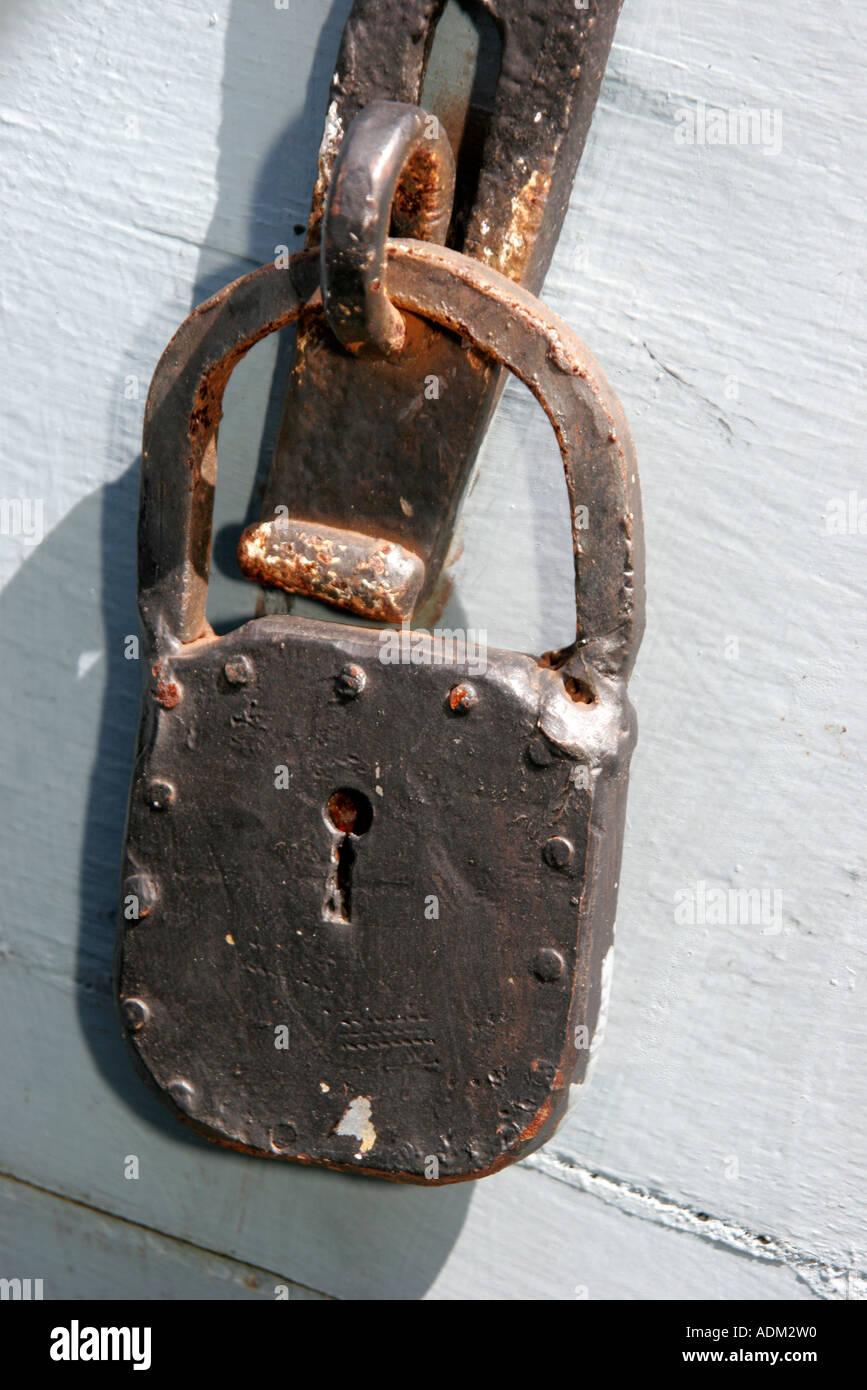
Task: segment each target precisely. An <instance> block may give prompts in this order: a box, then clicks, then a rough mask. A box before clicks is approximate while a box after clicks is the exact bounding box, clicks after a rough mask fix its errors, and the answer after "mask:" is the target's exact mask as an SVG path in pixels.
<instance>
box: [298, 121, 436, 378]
mask: <svg viewBox="0 0 867 1390" xmlns="http://www.w3.org/2000/svg"><path fill="white" fill-rule="evenodd" d="M454 191H455V161H454V155H453V154H452V147H451V145H450V143H449V139H448V136H447V135H446V133H445V131H444V130H443V128H442V126H441V124H440V122H439V121H438V120H437V118H436V116H431V115H428V113H427V112H426V111H423V110H422V109H421V107H419V106H410V105H408V104H406V103H404V102H397V101H373V102H371V103H370V105H369V106H366V107H365V108H364V110H363V111H362V112H361V113H360V114H359V115H358V116H356V118H355V120H354V121H353V122H352V125H351V126H350V127H349V130H348V131H347V133H346V135H345V136H344V139H343V143H342V145H341V146H340V150H339V152H338V155H337V159H336V162H335V165H334V173H333V175H332V179H331V183H330V185H329V189H328V198H327V201H326V204H325V215H324V218H323V225H322V251H321V256H322V261H321V265H322V300H323V303H324V305H325V314H326V317H327V319H328V322H329V324H330V325H331V328H332V329H333V331H334V332H335V334H336V335H337V337H338V338H339V339H340V341H341V343H342V344H343V345H344V347H346V348H348V349H349V350H350V351H351V352H358V351H359V350H360V349H362V348H364V347H367V348H373V349H374V350H375V351H376V352H377V353H381V354H383V355H385V356H388V355H389V354H391V353H394V352H397V351H398V350H399V349H400V348H401V347H402V346H403V342H404V337H405V333H406V330H405V327H404V321H403V318H402V316H401V315H400V314H399V313H398V311H397V309H395V307H394V305H393V304H392V302H391V300H390V299H389V297H388V294H387V292H386V287H385V272H386V251H385V246H386V241H387V238H388V234H389V226H390V224H391V223H393V224H394V229H395V232H396V233H397V234H398V235H400V236H407V237H414V238H415V239H416V240H418V241H432V242H436V243H438V244H439V245H443V244H444V243H445V239H446V234H447V232H448V228H449V222H450V221H451V214H452V202H453V200H454Z"/></svg>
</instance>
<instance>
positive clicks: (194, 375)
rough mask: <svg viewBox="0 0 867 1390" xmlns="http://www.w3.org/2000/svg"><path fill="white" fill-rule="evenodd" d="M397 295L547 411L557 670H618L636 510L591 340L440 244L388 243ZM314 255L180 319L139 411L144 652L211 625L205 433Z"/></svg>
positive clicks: (312, 284)
mask: <svg viewBox="0 0 867 1390" xmlns="http://www.w3.org/2000/svg"><path fill="white" fill-rule="evenodd" d="M386 254H387V262H388V286H389V290H390V293H391V294H392V295H393V296H394V300H395V303H397V304H399V305H400V307H401V308H402V309H404V310H407V311H408V312H410V313H414V314H419V315H421V316H422V317H423V318H428V319H431V320H433V321H434V322H436V323H440V324H442V325H443V326H444V327H446V328H449V329H451V331H452V332H454V333H457V334H459V335H460V336H461V337H463V338H466V339H469V341H470V342H471V343H472V344H473V346H474V347H475V348H476V350H477V351H478V352H480V353H482V354H484V355H485V356H486V357H488V358H490V359H491V360H493V361H495V362H498V363H500V364H501V365H502V366H504V367H507V368H508V369H509V370H510V371H511V372H513V373H514V374H515V375H516V376H518V377H519V378H520V379H521V380H522V381H523V382H524V383H525V384H526V385H527V386H528V387H529V388H530V390H531V391H532V392H533V394H534V395H535V396H536V399H537V400H538V401H539V403H540V405H541V406H542V407H543V409H544V410H545V412H546V414H547V415H548V418H549V420H550V421H551V424H552V425H553V427H554V432H555V434H556V436H557V442H558V444H559V446H560V453H561V456H562V460H563V466H564V471H565V475H566V485H567V490H568V496H569V504H570V512H571V522H572V541H573V549H574V556H575V596H576V608H577V614H576V616H577V627H576V638H575V643H574V646H573V648H572V650H571V652H567V653H564V664H563V665H562V667H561V670H562V673H563V674H564V677H567V676H572V675H574V676H575V677H576V678H579V677H580V674H581V670H582V668H583V666H584V664H585V662H586V661H587V660H593V659H598V660H599V661H600V662H601V663H602V666H603V667H604V669H605V671H606V672H607V673H608V674H610V675H611V676H625V675H626V674H627V673H628V671H629V669H630V667H631V665H632V662H633V659H634V656H635V652H636V650H637V647H638V643H639V641H640V638H641V632H642V628H643V622H644V566H643V542H642V528H641V506H640V495H639V488H638V476H637V468H636V462H635V453H634V446H633V443H632V436H631V434H630V431H629V426H628V425H627V423H626V419H625V416H624V414H623V411H622V408H621V406H620V403H619V401H618V399H617V397H616V395H615V394H614V392H613V390H612V389H611V387H610V386H609V384H608V382H607V381H606V379H605V376H604V374H603V372H602V370H601V368H600V367H599V364H598V363H597V362H596V361H595V359H594V358H593V356H592V354H591V353H590V351H589V349H588V348H587V347H586V346H585V345H584V343H582V342H581V341H580V339H578V338H577V337H576V336H575V334H574V333H572V332H571V330H570V329H569V328H568V327H567V326H566V324H565V323H563V321H562V320H561V319H559V318H557V317H556V316H555V315H553V314H552V313H551V312H550V311H549V310H548V309H546V307H545V305H544V304H541V303H540V302H539V300H537V299H535V298H534V297H533V296H532V295H531V294H529V293H527V291H525V290H522V289H521V288H520V287H519V286H517V285H515V284H513V283H512V281H510V280H507V279H506V278H505V276H503V275H500V274H498V273H497V272H496V271H493V270H490V269H488V268H487V267H485V266H483V265H481V264H480V263H479V262H478V261H473V260H471V259H469V257H467V256H462V255H461V254H460V253H459V252H457V251H450V250H447V249H446V248H445V247H441V246H429V245H425V244H424V243H423V242H420V241H399V240H395V241H390V242H389V243H388V245H387V247H386ZM317 277H318V265H317V258H316V255H315V253H312V254H311V253H309V252H302V253H300V254H299V255H297V256H294V257H293V258H292V259H291V261H290V263H289V265H288V267H287V268H285V269H283V268H278V267H277V266H275V265H266V266H263V267H262V268H261V269H260V270H256V271H253V272H252V274H250V275H246V276H244V277H243V278H242V279H240V280H236V281H235V283H234V284H233V285H229V286H227V288H226V289H224V290H222V291H221V292H220V293H219V294H217V295H215V296H214V298H213V299H210V300H208V302H207V303H205V304H203V305H201V306H200V307H199V308H198V309H196V310H195V311H194V312H193V313H192V314H191V315H190V317H189V318H188V319H187V320H186V321H185V323H183V324H182V325H181V327H180V329H179V330H178V332H177V333H176V335H175V337H174V338H173V339H172V341H171V343H170V344H169V346H168V347H167V348H166V351H165V352H164V354H163V356H162V358H161V359H160V362H159V364H158V366H157V369H156V372H155V373H154V378H153V382H152V384H151V389H150V393H149V395H148V401H147V406H146V408H145V421H144V441H143V450H142V478H141V505H140V511H139V610H140V614H141V619H142V627H143V631H144V633H145V636H146V639H147V642H148V646H149V650H150V651H152V652H154V653H155V654H156V655H157V656H168V655H170V654H171V651H172V650H174V649H176V648H177V646H178V645H179V644H184V643H188V642H193V641H195V640H196V639H197V638H199V637H203V636H205V637H207V636H209V635H212V634H211V633H210V630H209V628H208V625H207V622H206V618H205V602H206V598H207V588H208V569H209V562H210V541H211V521H212V512H213V494H214V486H215V483H216V470H217V456H216V442H217V429H218V426H219V422H220V416H221V411H222V397H223V391H224V390H225V387H226V383H227V381H228V379H229V376H230V375H231V372H232V369H233V368H234V367H235V366H236V365H237V363H238V362H239V361H240V359H241V358H242V357H243V356H244V354H245V353H246V352H247V351H248V350H249V349H250V348H251V347H252V346H253V345H254V343H257V342H259V340H260V339H262V338H264V337H265V336H266V335H267V334H269V333H272V332H274V331H276V330H277V329H280V328H282V327H284V326H285V325H287V324H289V323H293V322H295V320H296V319H298V318H299V316H300V314H301V313H302V311H303V310H304V308H305V306H308V307H315V306H316V304H317V302H318V300H319V290H318V288H317Z"/></svg>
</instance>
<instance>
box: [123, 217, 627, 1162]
mask: <svg viewBox="0 0 867 1390" xmlns="http://www.w3.org/2000/svg"><path fill="white" fill-rule="evenodd" d="M318 282H319V267H318V262H317V259H316V257H315V256H310V255H301V256H299V257H296V258H295V259H294V260H293V261H292V262H291V263H290V264H289V266H288V268H286V269H277V268H276V267H274V266H266V267H263V268H262V269H261V270H259V271H256V272H254V273H253V274H252V275H248V276H246V277H245V278H243V279H242V280H239V281H237V282H236V283H235V284H234V285H231V286H229V288H228V289H226V290H224V291H223V292H222V293H221V294H218V295H217V296H216V297H215V298H214V299H212V300H210V301H209V302H208V303H207V304H205V305H203V306H202V307H201V308H200V309H198V310H196V311H195V312H194V313H193V314H192V315H191V316H190V318H189V319H188V320H187V321H186V323H184V325H183V326H182V327H181V329H180V330H179V332H178V334H177V335H176V336H175V338H174V339H173V341H172V342H171V344H170V345H169V347H168V349H167V350H166V352H165V354H164V356H163V358H162V360H161V362H160V364H159V366H158V368H157V371H156V374H155V376H154V381H153V384H152V387H151V392H150V396H149V398H148V404H147V411H146V417H145V432H144V453H143V465H142V489H141V512H140V530H139V551H140V554H139V567H140V612H141V622H142V629H143V635H144V643H145V648H146V651H147V654H148V667H147V680H146V688H145V694H144V705H143V712H142V717H141V724H140V730H139V739H138V749H137V755H136V761H135V772H134V776H133V782H132V791H131V798H130V808H129V818H128V827H127V836H126V847H125V865H124V887H123V905H122V909H121V926H120V932H119V941H118V960H117V976H118V990H119V996H120V1001H121V1014H122V1019H123V1027H124V1029H125V1032H126V1035H127V1037H128V1039H129V1042H130V1044H131V1047H132V1049H133V1052H134V1054H135V1057H136V1059H137V1062H138V1064H139V1066H140V1068H141V1070H142V1072H143V1074H144V1076H145V1077H146V1079H147V1080H148V1081H149V1082H150V1083H151V1084H152V1085H154V1086H155V1087H156V1088H157V1090H158V1091H159V1092H160V1093H161V1094H162V1095H163V1096H164V1097H165V1098H166V1099H167V1100H168V1101H169V1103H170V1104H171V1105H172V1106H173V1107H174V1108H175V1109H176V1111H177V1113H178V1114H179V1115H180V1116H181V1117H182V1118H183V1119H184V1120H186V1121H187V1122H188V1123H189V1124H191V1125H193V1126H194V1127H195V1128H196V1129H197V1130H198V1131H200V1132H201V1133H202V1134H204V1135H206V1136H207V1137H209V1138H211V1139H214V1140H216V1141H218V1142H220V1143H222V1144H225V1145H228V1146H231V1147H234V1148H237V1149H242V1150H245V1151H249V1152H252V1153H256V1154H262V1155H269V1156H273V1157H278V1158H283V1159H291V1160H296V1161H298V1162H302V1163H313V1164H320V1165H324V1166H327V1167H332V1168H341V1169H348V1170H353V1171H359V1172H364V1173H368V1174H374V1175H377V1176H380V1177H384V1178H391V1179H401V1180H406V1181H425V1180H428V1181H433V1182H450V1181H458V1180H461V1179H466V1178H474V1177H480V1176H483V1175H485V1174H488V1173H492V1172H494V1171H496V1170H497V1169H499V1168H501V1167H503V1166H504V1165H506V1164H508V1163H510V1162H512V1161H513V1160H515V1159H518V1158H520V1157H522V1156H523V1155H525V1154H527V1153H528V1152H530V1151H531V1150H532V1149H534V1148H536V1147H537V1146H538V1145H539V1144H541V1143H542V1142H544V1140H545V1139H546V1138H548V1137H549V1136H550V1134H551V1133H552V1131H553V1129H554V1127H555V1126H556V1124H557V1123H558V1121H559V1119H560V1118H561V1117H562V1114H563V1112H564V1110H565V1106H566V1101H567V1095H568V1091H569V1086H570V1083H572V1082H574V1081H580V1080H581V1078H582V1076H583V1075H584V1071H585V1068H586V1064H587V1059H588V1055H589V1045H590V1042H591V1040H592V1037H593V1033H594V1029H595V1027H596V1024H597V1020H598V1017H599V1013H600V1004H601V996H602V985H603V976H604V975H605V973H606V961H607V960H608V958H609V952H610V950H611V944H612V934H613V924H614V914H615V904H616V896H617V881H618V875H619V864H620V854H621V843H622V830H623V820H624V811H625V800H626V786H627V772H628V764H629V757H630V753H631V750H632V747H633V743H634V737H635V724H634V716H633V713H632V710H631V707H630V705H629V702H628V700H627V697H626V679H627V677H628V674H629V671H630V668H631V665H632V662H633V659H634V656H635V651H636V648H637V645H638V642H639V640H640V635H641V627H642V615H643V565H642V533H641V523H640V513H639V500H638V483H637V474H636V465H635V458H634V454H633V448H632V442H631V437H630V433H629V429H628V426H627V424H626V421H625V419H624V417H623V414H622V411H621V409H620V406H619V404H618V402H617V400H616V398H615V397H614V395H613V393H612V391H611V390H610V388H609V387H608V385H607V384H606V382H605V379H604V377H603V375H602V373H601V371H600V369H599V368H598V366H597V364H596V363H595V362H594V360H593V358H592V357H591V355H590V354H589V352H588V351H587V349H586V348H585V347H584V346H583V344H581V343H580V342H579V341H578V340H577V339H576V338H575V337H574V335H572V333H571V332H570V331H569V330H568V329H567V328H566V327H565V325H564V324H563V323H561V322H560V321H559V320H558V319H556V318H554V317H553V316H552V315H550V314H549V313H548V312H547V311H546V310H545V308H544V307H543V306H542V305H541V304H539V303H538V301H536V300H535V299H533V298H532V297H531V296H530V295H528V294H526V293H524V292H522V291H521V290H520V289H518V288H516V286H515V285H513V284H512V283H511V282H510V281H508V280H506V279H504V278H503V277H501V276H499V275H497V274H496V273H495V272H493V271H489V270H487V269H486V268H484V267H483V266H481V265H479V264H478V263H477V262H474V261H470V260H468V259H467V258H465V257H463V256H460V255H459V254H457V253H455V252H452V251H446V250H444V249H442V248H439V247H431V246H428V245H423V244H421V243H419V242H416V241H394V242H392V243H390V244H389V247H388V292H389V294H390V296H391V298H392V300H393V302H394V303H395V304H396V305H397V306H398V308H400V309H404V310H408V311H412V312H414V313H416V314H420V315H423V316H426V317H429V318H431V319H433V320H435V321H437V322H439V323H441V324H444V325H445V326H446V327H449V328H451V329H452V330H453V331H454V332H455V333H458V334H460V335H461V336H463V337H464V338H465V339H467V340H469V342H470V344H471V345H472V347H473V349H474V350H475V351H477V352H479V353H481V354H485V355H486V356H489V357H491V358H492V359H494V360H496V361H497V362H500V363H503V364H505V365H506V366H507V367H509V368H510V369H511V370H512V371H513V372H515V373H516V374H517V375H518V376H519V377H520V378H521V379H522V380H523V381H525V382H526V383H527V385H528V386H529V387H530V388H531V390H532V391H533V392H534V393H535V395H536V397H537V398H538V400H539V401H540V403H541V404H542V405H543V407H544V408H545V410H546V411H547V413H548V415H549V417H550V419H551V422H552V424H553V426H554V429H555V431H556V433H557V437H558V441H559V444H560V449H561V452H562V456H563V462H564V466H565V471H566V480H567V484H568V491H569V500H570V505H571V509H572V520H573V537H574V548H575V566H576V593H577V603H578V628H577V635H576V641H575V643H574V644H573V645H572V646H570V647H569V648H568V649H566V650H564V651H562V652H559V653H549V654H548V655H547V656H546V657H544V658H542V659H537V658H535V657H532V656H526V655H520V654H516V653H513V652H503V651H496V652H488V653H487V664H486V669H484V670H483V671H482V670H478V669H477V670H476V672H475V673H474V674H473V675H472V676H470V675H469V674H468V672H467V670H466V666H465V665H462V664H461V663H460V662H455V661H449V660H448V659H444V658H443V654H442V653H440V663H438V662H437V660H436V657H434V659H432V660H431V661H430V662H425V661H421V662H419V661H415V662H412V663H411V664H403V663H398V664H395V663H394V662H391V661H383V660H381V659H380V658H381V656H382V654H383V651H384V642H383V635H382V633H381V632H380V631H378V630H377V629H374V628H360V627H350V626H345V625H336V624H334V623H332V622H319V621H312V620H307V619H303V618H297V617H294V616H286V615H284V616H279V617H278V616H272V617H263V618H258V619H256V620H254V621H252V622H250V623H248V624H246V625H245V626H243V627H241V628H239V629H237V630H236V631H233V632H231V633H229V634H227V635H225V636H222V637H217V636H215V635H214V633H213V632H212V631H211V629H210V628H209V626H208V624H207V622H206V618H205V597H206V590H207V576H208V565H209V551H210V528H211V510H212V500H213V490H214V486H215V483H216V439H217V427H218V423H219V419H220V409H221V399H222V394H223V389H224V387H225V384H226V381H227V379H228V376H229V374H230V372H231V370H232V368H233V366H234V365H235V364H236V363H237V362H238V360H239V359H240V358H241V357H242V356H243V354H244V353H245V352H246V351H247V350H248V349H249V348H250V347H251V346H252V345H253V344H254V343H255V342H256V341H258V340H259V339H261V338H262V337H263V336H265V335H266V334H267V333H269V332H272V331H274V330H276V329H278V328H280V327H282V326H283V325H285V324H288V323H291V322H292V321H293V320H294V319H295V318H296V317H297V316H298V314H299V312H300V310H301V308H302V306H304V305H305V304H308V303H309V302H311V301H313V302H315V296H316V295H317V293H318ZM423 386H424V381H423V367H421V366H420V381H419V392H420V394H421V393H422V391H423Z"/></svg>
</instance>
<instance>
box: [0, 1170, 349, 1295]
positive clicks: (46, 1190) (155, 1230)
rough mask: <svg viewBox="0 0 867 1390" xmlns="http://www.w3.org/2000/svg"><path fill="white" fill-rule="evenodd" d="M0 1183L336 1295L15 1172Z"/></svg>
mask: <svg viewBox="0 0 867 1390" xmlns="http://www.w3.org/2000/svg"><path fill="white" fill-rule="evenodd" d="M0 1181H5V1182H11V1183H14V1184H15V1185H16V1186H18V1187H25V1188H27V1189H29V1190H30V1191H31V1192H38V1193H39V1194H40V1195H42V1196H45V1197H54V1198H56V1200H57V1201H58V1202H68V1203H69V1205H70V1206H73V1207H80V1208H81V1210H82V1211H89V1212H94V1213H95V1214H96V1215H98V1216H104V1217H106V1218H107V1219H108V1220H110V1221H120V1222H122V1223H123V1224H124V1225H125V1226H131V1227H132V1228H133V1229H134V1230H137V1231H145V1232H147V1233H149V1234H150V1235H155V1236H159V1237H160V1239H162V1240H168V1241H171V1242H172V1244H174V1245H182V1246H185V1247H186V1248H187V1249H188V1250H194V1251H196V1253H197V1254H202V1255H212V1256H214V1258H215V1259H218V1260H223V1261H225V1263H226V1264H232V1265H237V1266H238V1267H239V1268H241V1269H248V1270H253V1271H254V1272H255V1273H256V1274H261V1275H262V1276H263V1277H264V1278H267V1279H273V1280H274V1281H275V1283H278V1284H282V1283H287V1282H288V1283H289V1284H293V1285H294V1286H295V1287H296V1288H298V1289H304V1290H305V1292H307V1293H314V1294H318V1295H319V1296H320V1297H321V1298H328V1299H336V1297H337V1296H336V1294H333V1293H328V1291H327V1290H326V1289H317V1288H316V1286H315V1285H314V1284H304V1283H302V1282H301V1280H299V1279H293V1278H292V1276H291V1275H288V1274H278V1273H277V1272H276V1271H275V1270H271V1269H265V1268H264V1267H263V1266H262V1265H256V1264H251V1263H250V1262H249V1261H248V1260H241V1259H239V1258H238V1257H237V1256H236V1255H229V1254H227V1253H226V1252H225V1251H224V1250H215V1249H214V1248H213V1247H212V1246H210V1245H198V1244H197V1243H196V1242H195V1241H194V1240H188V1239H187V1237H186V1236H177V1235H172V1234H171V1233H170V1232H169V1231H162V1230H160V1228H159V1227H158V1226H148V1225H147V1224H146V1223H145V1222H143V1221H133V1220H132V1218H131V1217H129V1216H122V1215H120V1213H119V1212H116V1211H109V1210H108V1209H107V1208H105V1207H98V1206H94V1204H93V1203H92V1202H83V1201H82V1200H81V1199H80V1198H78V1197H70V1196H68V1195H67V1194H66V1193H65V1192H57V1191H56V1190H55V1189H54V1188H52V1187H43V1186H42V1184H41V1183H35V1182H30V1181H29V1180H28V1179H27V1178H19V1177H17V1176H16V1174H15V1173H9V1172H7V1171H5V1170H3V1169H0Z"/></svg>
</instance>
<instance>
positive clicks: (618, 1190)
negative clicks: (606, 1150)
mask: <svg viewBox="0 0 867 1390" xmlns="http://www.w3.org/2000/svg"><path fill="white" fill-rule="evenodd" d="M521 1166H522V1167H525V1168H534V1169H535V1170H536V1171H537V1172H539V1173H543V1174H544V1175H545V1176H546V1177H549V1178H554V1179H555V1181H557V1182H563V1183H566V1184H567V1185H568V1186H569V1187H572V1188H576V1189H577V1190H578V1191H579V1192H584V1193H586V1194H587V1195H588V1196H590V1197H595V1198H597V1199H598V1200H599V1201H602V1202H604V1203H605V1205H606V1206H609V1207H614V1208H615V1209H616V1210H617V1211H619V1212H621V1213H622V1214H623V1215H625V1216H634V1217H637V1218H638V1219H639V1220H641V1221H651V1222H653V1223H654V1224H655V1225H657V1226H660V1225H661V1226H665V1227H666V1228H667V1229H669V1230H672V1231H680V1232H682V1233H684V1234H686V1235H692V1236H697V1237H698V1239H699V1240H703V1241H707V1242H709V1243H711V1244H712V1245H722V1246H724V1247H725V1248H727V1249H728V1250H731V1251H732V1252H733V1253H735V1254H737V1255H744V1256H747V1257H748V1258H750V1259H754V1260H764V1261H766V1262H767V1263H770V1264H780V1265H784V1266H785V1267H786V1268H787V1269H790V1270H791V1271H792V1273H793V1274H794V1275H795V1277H796V1278H797V1279H799V1280H800V1281H801V1283H803V1284H806V1285H807V1287H808V1288H809V1289H810V1291H811V1293H813V1294H814V1295H815V1297H816V1298H823V1299H867V1270H865V1269H863V1268H859V1267H858V1266H857V1265H856V1263H855V1259H854V1256H853V1260H852V1263H851V1264H842V1265H837V1264H832V1263H830V1261H827V1260H822V1259H820V1258H819V1256H818V1255H816V1254H814V1253H812V1252H811V1251H809V1250H805V1249H804V1248H803V1247H802V1246H798V1245H796V1244H794V1243H793V1242H791V1241H787V1240H784V1239H782V1238H780V1237H777V1236H770V1235H760V1234H758V1233H757V1232H755V1231H751V1230H750V1229H749V1228H748V1227H747V1226H742V1225H740V1224H739V1223H738V1222H735V1221H729V1220H727V1219H726V1218H725V1217H721V1216H711V1215H709V1214H708V1213H707V1212H702V1211H698V1210H697V1209H696V1208H694V1207H690V1206H687V1205H685V1204H684V1203H681V1202H677V1201H675V1200H674V1199H673V1198H671V1197H667V1196H665V1195H663V1194H662V1193H658V1192H652V1191H650V1190H649V1189H648V1188H644V1187H638V1186H636V1185H635V1184H633V1183H629V1182H626V1181H625V1180H624V1179H622V1178H616V1177H613V1176H612V1175H611V1174H608V1173H600V1172H594V1171H593V1170H591V1169H590V1168H585V1167H584V1166H583V1165H581V1164H579V1163H575V1162H574V1160H573V1159H571V1158H569V1157H567V1156H566V1155H565V1154H562V1153H557V1152H556V1151H554V1152H552V1151H551V1150H550V1149H549V1150H547V1151H545V1150H542V1151H540V1152H539V1153H535V1154H532V1155H531V1156H530V1157H529V1158H526V1159H524V1161H523V1163H522V1165H521Z"/></svg>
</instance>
